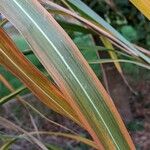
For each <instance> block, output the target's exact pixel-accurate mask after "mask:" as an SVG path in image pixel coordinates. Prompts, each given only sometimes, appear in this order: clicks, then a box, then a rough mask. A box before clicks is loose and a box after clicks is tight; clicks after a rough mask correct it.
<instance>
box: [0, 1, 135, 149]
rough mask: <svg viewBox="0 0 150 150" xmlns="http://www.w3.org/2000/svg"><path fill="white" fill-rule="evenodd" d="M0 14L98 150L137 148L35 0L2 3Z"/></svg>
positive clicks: (104, 95) (65, 37)
mask: <svg viewBox="0 0 150 150" xmlns="http://www.w3.org/2000/svg"><path fill="white" fill-rule="evenodd" d="M0 11H1V12H2V13H3V14H4V15H5V16H6V17H7V18H8V20H9V21H11V22H12V23H13V24H14V25H15V26H16V27H17V29H18V30H19V31H20V32H21V33H22V34H23V35H24V37H25V38H26V40H27V41H28V42H29V43H30V46H31V47H32V49H33V51H34V53H35V54H36V56H37V57H38V58H39V60H40V61H41V63H42V64H43V66H44V67H45V68H46V69H47V71H48V72H49V73H50V75H51V76H52V77H53V79H54V80H55V82H56V83H57V85H58V86H59V87H60V89H61V91H62V92H63V94H64V95H65V96H66V97H67V100H68V102H69V104H70V105H71V106H72V108H74V110H75V111H76V112H78V117H79V119H80V120H81V122H82V123H83V126H84V127H86V129H87V131H89V133H90V134H91V136H92V137H93V139H94V141H95V142H96V144H97V146H98V148H99V149H103V147H104V148H105V149H119V150H120V149H121V150H126V149H135V148H134V145H133V143H132V140H131V138H130V136H129V134H128V132H127V130H126V128H125V126H124V124H123V122H122V120H121V118H120V115H119V113H118V112H117V110H116V108H115V106H114V104H113V101H112V100H111V98H110V97H109V95H108V94H107V93H106V91H105V89H104V88H103V86H102V84H101V83H100V82H99V80H98V78H97V77H96V75H95V74H94V73H93V71H92V69H91V68H90V67H89V65H88V64H87V62H86V61H85V59H84V58H83V57H82V55H81V53H80V52H79V50H78V49H77V47H76V46H75V45H74V43H73V42H72V41H71V39H70V38H69V36H68V35H67V34H66V33H65V32H64V31H63V29H62V28H61V27H60V26H59V25H58V24H57V22H56V21H55V20H54V18H53V17H52V16H51V15H50V14H48V12H47V11H46V10H45V9H44V8H43V7H42V6H41V5H40V4H39V3H38V2H37V1H36V0H26V1H24V0H11V1H9V0H1V6H0ZM100 141H101V142H102V144H103V146H102V145H101V142H100Z"/></svg>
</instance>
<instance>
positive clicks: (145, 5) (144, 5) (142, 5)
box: [130, 0, 150, 20]
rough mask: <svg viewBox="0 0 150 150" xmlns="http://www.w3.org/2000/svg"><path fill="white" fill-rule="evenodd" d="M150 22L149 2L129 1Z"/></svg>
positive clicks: (140, 0) (144, 0)
mask: <svg viewBox="0 0 150 150" xmlns="http://www.w3.org/2000/svg"><path fill="white" fill-rule="evenodd" d="M130 2H131V3H132V4H133V5H134V6H135V7H137V8H138V9H139V10H140V11H141V13H143V14H144V15H145V16H146V17H147V18H148V19H149V20H150V7H149V6H150V1H149V0H130Z"/></svg>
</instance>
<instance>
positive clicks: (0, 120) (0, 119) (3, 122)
mask: <svg viewBox="0 0 150 150" xmlns="http://www.w3.org/2000/svg"><path fill="white" fill-rule="evenodd" d="M0 125H1V126H4V127H6V128H8V129H13V130H15V131H20V132H23V133H24V134H25V135H26V136H27V137H28V138H29V139H30V140H29V141H30V142H34V143H35V144H37V145H38V146H39V147H40V148H41V149H42V150H48V149H47V148H46V147H45V145H44V144H43V143H42V142H41V141H39V140H38V139H36V138H35V137H34V136H32V135H30V134H29V133H28V132H27V131H25V130H24V129H22V128H20V127H19V126H17V125H15V124H14V123H12V122H10V121H9V120H7V119H5V118H3V117H1V116H0ZM15 141H16V138H15V139H14V140H12V141H11V142H10V143H7V144H6V145H4V148H5V147H6V148H7V146H10V145H11V144H12V143H14V142H15Z"/></svg>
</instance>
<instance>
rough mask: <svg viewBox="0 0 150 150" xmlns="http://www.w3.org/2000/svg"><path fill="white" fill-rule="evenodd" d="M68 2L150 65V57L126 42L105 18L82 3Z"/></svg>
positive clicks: (76, 1) (68, 0) (78, 1)
mask: <svg viewBox="0 0 150 150" xmlns="http://www.w3.org/2000/svg"><path fill="white" fill-rule="evenodd" d="M147 1H148V0H147ZM67 2H69V3H70V4H72V5H73V6H75V7H76V8H77V9H78V10H79V11H80V12H82V13H84V17H85V16H86V18H87V17H88V19H89V18H90V19H91V20H94V22H96V23H97V24H98V25H99V27H103V28H104V29H106V31H108V32H109V33H111V34H112V35H114V36H115V37H116V38H117V39H118V40H120V41H121V42H122V44H125V45H126V46H127V47H128V48H129V51H131V52H132V53H133V54H135V55H137V56H140V57H141V58H143V59H144V60H145V61H146V62H148V63H150V58H149V57H147V56H146V55H144V54H143V53H141V52H140V51H139V50H138V49H136V48H135V47H134V46H133V45H132V44H131V43H130V42H129V41H128V40H126V39H125V38H124V37H123V36H122V35H121V34H120V33H119V32H117V31H116V30H115V29H114V28H113V27H112V26H111V25H109V24H108V23H107V22H106V21H105V20H104V19H103V18H101V17H100V16H99V15H97V14H96V13H95V12H94V11H93V10H92V9H90V8H89V7H88V6H86V5H85V4H84V3H83V2H82V1H80V0H75V1H72V0H67ZM82 13H81V14H82ZM127 47H126V48H127Z"/></svg>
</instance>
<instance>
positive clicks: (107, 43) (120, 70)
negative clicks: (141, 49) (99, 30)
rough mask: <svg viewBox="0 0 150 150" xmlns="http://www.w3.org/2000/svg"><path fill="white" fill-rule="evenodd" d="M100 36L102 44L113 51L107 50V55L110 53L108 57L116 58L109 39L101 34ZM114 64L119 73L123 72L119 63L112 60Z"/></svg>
mask: <svg viewBox="0 0 150 150" xmlns="http://www.w3.org/2000/svg"><path fill="white" fill-rule="evenodd" d="M100 38H101V40H102V42H103V44H104V46H105V47H106V48H108V49H112V50H113V51H109V52H108V53H109V55H110V57H111V58H112V59H113V60H114V59H117V58H118V57H117V55H116V53H115V50H114V48H113V46H112V44H111V43H110V42H109V40H108V39H107V38H105V37H103V36H101V37H100ZM114 64H115V67H116V68H117V70H118V72H119V73H120V74H122V73H123V72H122V69H121V66H120V64H119V63H118V62H114Z"/></svg>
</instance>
